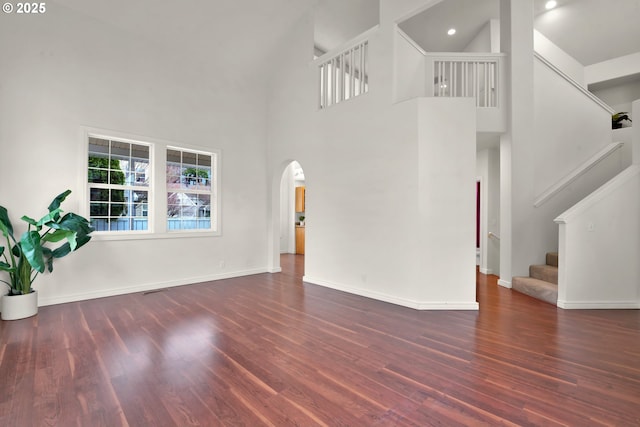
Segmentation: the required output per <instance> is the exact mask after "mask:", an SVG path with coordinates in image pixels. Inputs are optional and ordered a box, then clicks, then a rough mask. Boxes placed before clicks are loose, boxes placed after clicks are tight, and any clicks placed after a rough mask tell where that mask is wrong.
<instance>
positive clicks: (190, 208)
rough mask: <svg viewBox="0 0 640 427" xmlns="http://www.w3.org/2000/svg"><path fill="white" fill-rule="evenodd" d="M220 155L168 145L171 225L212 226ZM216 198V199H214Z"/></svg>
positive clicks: (184, 227) (188, 227)
mask: <svg viewBox="0 0 640 427" xmlns="http://www.w3.org/2000/svg"><path fill="white" fill-rule="evenodd" d="M215 165H216V155H215V154H212V153H203V152H196V151H188V150H184V149H180V148H174V147H169V148H168V149H167V229H168V230H169V231H172V230H211V229H214V228H215V227H214V224H213V223H212V219H211V209H212V199H213V197H212V196H213V192H212V188H215V185H213V184H214V183H212V179H213V177H215ZM214 202H215V200H214Z"/></svg>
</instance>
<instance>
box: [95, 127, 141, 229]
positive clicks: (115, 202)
mask: <svg viewBox="0 0 640 427" xmlns="http://www.w3.org/2000/svg"><path fill="white" fill-rule="evenodd" d="M149 148H150V147H149V145H147V144H142V143H134V142H125V141H117V140H111V139H103V138H99V137H91V136H90V137H89V158H88V182H89V219H90V221H91V224H92V225H93V226H94V227H95V229H96V231H131V230H148V228H149V224H148V215H149V204H148V201H149V192H150V180H149V175H150V168H149V166H150V161H149V160H150V158H149Z"/></svg>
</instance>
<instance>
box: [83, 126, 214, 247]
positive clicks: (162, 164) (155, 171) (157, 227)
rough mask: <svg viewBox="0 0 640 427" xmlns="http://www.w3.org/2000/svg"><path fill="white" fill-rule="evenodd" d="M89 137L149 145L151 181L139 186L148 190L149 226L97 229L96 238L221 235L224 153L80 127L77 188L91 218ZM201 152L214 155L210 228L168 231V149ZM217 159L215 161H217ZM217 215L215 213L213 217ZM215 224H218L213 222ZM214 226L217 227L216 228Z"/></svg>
mask: <svg viewBox="0 0 640 427" xmlns="http://www.w3.org/2000/svg"><path fill="white" fill-rule="evenodd" d="M89 137H94V138H100V139H106V140H113V141H122V142H128V143H134V144H142V145H148V146H149V163H150V166H149V168H150V172H149V173H150V181H149V186H148V187H140V189H145V190H147V191H149V200H148V221H149V222H148V229H147V230H131V231H100V232H98V231H96V232H94V233H92V236H93V239H94V240H97V241H100V240H146V239H174V238H184V237H215V236H221V235H222V218H221V212H222V208H221V207H222V200H221V197H220V194H221V193H220V188H221V179H220V178H221V175H222V172H221V169H222V167H221V166H222V152H221V150H219V149H211V148H206V147H201V146H193V145H187V144H181V143H176V142H173V141H165V140H161V139H156V138H149V137H144V136H139V135H132V134H128V133H124V132H119V131H113V130H106V129H99V128H93V127H84V126H83V127H81V128H80V140H81V149H80V150H79V164H80V165H81V166H80V171H81V173H80V174H79V175H78V181H79V182H78V188H82V189H83V192H82V196H81V197H80V198H79V202H80V207H79V209H78V212H79V213H80V215H82V216H84V217H86V218H89V216H90V215H89V214H90V209H89V203H90V202H89V200H90V190H89V167H88V159H89ZM169 147H171V148H173V149H178V150H183V151H189V152H199V153H205V154H211V155H212V163H213V162H214V161H215V163H216V164H215V166H214V165H213V164H212V166H211V169H212V171H211V173H212V176H211V181H212V188H211V204H212V205H214V206H212V210H211V220H212V228H211V229H193V230H180V231H177V230H175V231H168V230H167V178H166V169H167V149H168V148H169ZM214 159H215V160H214ZM214 215H215V216H214ZM214 224H215V225H214ZM213 227H215V228H213Z"/></svg>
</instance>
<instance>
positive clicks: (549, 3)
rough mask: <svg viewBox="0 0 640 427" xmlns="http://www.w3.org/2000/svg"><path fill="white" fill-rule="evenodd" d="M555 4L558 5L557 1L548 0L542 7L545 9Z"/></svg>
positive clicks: (551, 7)
mask: <svg viewBox="0 0 640 427" xmlns="http://www.w3.org/2000/svg"><path fill="white" fill-rule="evenodd" d="M557 5H558V2H557V1H556V0H549V1H548V2H547V3H545V5H544V7H545V9H547V10H549V9H553V8H554V7H556V6H557Z"/></svg>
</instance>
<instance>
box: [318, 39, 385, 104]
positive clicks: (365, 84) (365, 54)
mask: <svg viewBox="0 0 640 427" xmlns="http://www.w3.org/2000/svg"><path fill="white" fill-rule="evenodd" d="M376 29H377V27H374V28H372V29H371V30H369V31H366V32H364V33H363V34H361V35H360V36H358V37H356V38H355V39H353V40H351V41H349V42H348V43H347V44H346V45H344V46H342V47H340V48H339V49H336V50H334V51H332V52H328V53H326V54H324V55H323V56H321V57H320V58H318V59H317V60H316V64H318V82H319V108H320V109H323V108H327V107H330V106H332V105H335V104H338V103H340V102H343V101H346V100H349V99H352V98H355V97H357V96H360V95H362V94H365V93H367V92H368V91H369V36H370V34H371V33H372V31H373V30H376Z"/></svg>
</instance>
